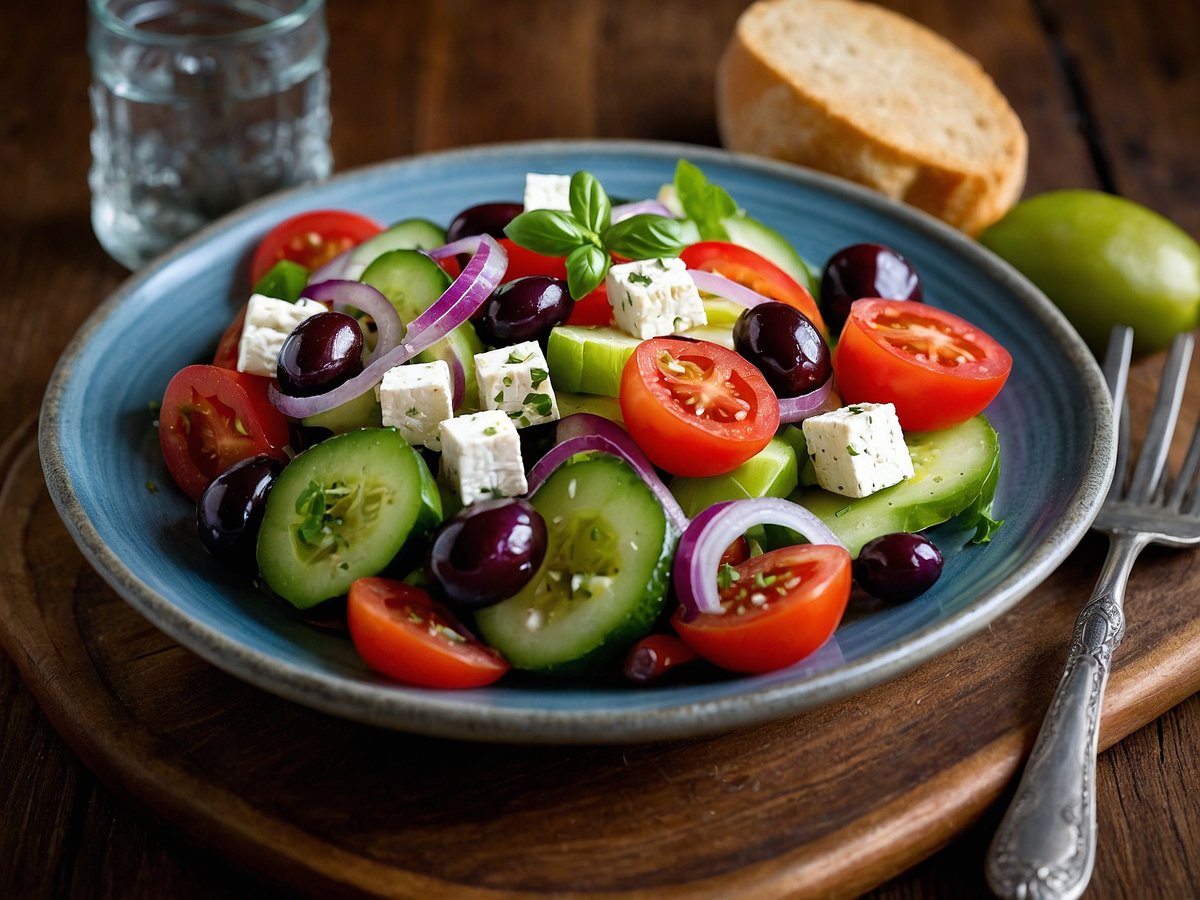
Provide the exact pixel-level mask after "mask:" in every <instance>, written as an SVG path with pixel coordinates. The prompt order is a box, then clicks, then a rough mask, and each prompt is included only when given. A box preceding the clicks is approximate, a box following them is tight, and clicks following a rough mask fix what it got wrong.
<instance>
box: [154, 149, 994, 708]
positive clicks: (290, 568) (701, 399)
mask: <svg viewBox="0 0 1200 900" xmlns="http://www.w3.org/2000/svg"><path fill="white" fill-rule="evenodd" d="M481 199H482V198H481ZM249 287H250V290H249V299H248V301H247V302H246V303H245V304H244V306H243V307H242V308H241V311H240V312H239V313H238V315H237V316H236V318H235V319H234V321H232V322H231V323H230V325H229V327H228V329H227V331H226V332H225V334H224V335H223V336H222V337H221V339H220V342H219V344H218V346H217V349H216V353H215V356H214V358H213V360H212V362H211V363H210V364H202V365H196V364H193V365H187V366H185V367H184V368H182V369H181V370H180V371H179V372H178V373H177V374H176V375H175V376H174V377H173V378H172V379H171V381H170V383H169V385H168V386H167V389H166V392H165V395H164V397H163V400H162V404H161V407H160V409H159V423H158V426H159V436H160V442H161V446H162V452H163V456H164V459H165V461H166V465H167V468H168V470H169V471H170V474H171V476H172V478H173V479H174V481H175V482H176V484H177V485H178V487H179V488H180V489H181V490H182V491H183V492H185V493H186V494H187V495H188V496H189V497H190V498H191V499H192V500H194V501H195V502H196V524H197V531H198V533H199V538H200V540H201V541H202V542H203V544H204V546H205V547H206V548H207V549H208V550H209V551H210V552H211V554H212V555H213V556H214V557H215V558H217V559H218V560H220V561H221V562H222V563H223V564H225V565H228V566H232V567H236V568H238V569H240V570H241V571H243V572H244V573H245V576H246V577H247V578H252V579H255V581H256V583H257V584H258V585H259V586H260V587H261V588H262V589H263V591H264V592H265V593H267V594H269V595H272V596H273V597H275V598H277V599H278V600H279V601H280V602H282V603H284V604H286V605H288V607H289V608H292V609H294V610H296V611H298V612H299V613H300V614H302V615H304V616H306V617H309V618H314V619H316V618H320V619H325V620H328V619H330V618H333V619H335V620H337V621H339V622H343V623H344V625H345V628H346V629H347V630H348V633H349V637H350V639H351V640H352V641H353V643H354V646H355V648H356V649H357V651H358V652H359V654H360V655H361V656H362V658H363V660H364V661H365V662H366V664H367V665H368V666H370V667H371V668H372V669H374V670H376V671H377V672H379V673H382V674H383V675H386V676H388V677H390V678H394V679H397V680H399V681H402V682H405V683H409V684H416V685H422V686H428V687H434V688H468V687H477V686H482V685H486V684H490V683H492V682H494V681H496V680H497V679H499V678H501V677H503V676H504V675H505V674H506V673H507V672H509V671H510V670H512V669H517V670H523V671H529V672H537V673H542V674H554V675H574V674H586V673H595V672H622V671H623V673H624V676H625V677H626V678H627V679H629V680H630V681H631V682H634V683H648V682H654V681H656V680H658V679H659V678H661V677H663V676H665V675H667V674H669V673H673V672H676V671H679V670H684V671H686V670H687V669H688V668H692V670H693V671H705V669H707V670H708V671H710V672H711V671H712V667H717V668H719V669H721V670H726V671H731V672H737V673H757V672H765V671H770V670H773V669H777V668H781V667H785V666H789V665H792V664H793V663H795V662H797V661H798V660H800V659H803V658H804V657H805V656H807V655H808V654H810V653H812V652H813V651H815V650H816V649H818V648H819V647H820V646H821V645H822V644H823V643H825V642H826V641H827V640H828V639H829V637H830V636H831V635H832V634H833V633H834V631H835V629H836V628H837V626H838V623H839V622H840V621H841V619H842V616H843V614H844V612H845V610H846V608H847V604H848V603H849V602H850V598H851V594H852V589H853V586H854V585H857V586H858V588H859V589H860V590H861V591H863V592H866V593H867V594H870V595H873V596H875V597H878V598H881V599H882V600H883V601H886V602H893V603H902V602H906V601H909V600H911V599H913V598H914V597H916V596H918V595H920V594H921V593H923V592H924V591H925V590H927V589H928V588H929V587H930V586H931V585H932V584H933V583H934V582H935V581H936V580H937V578H938V576H939V575H940V573H941V568H942V555H941V553H940V551H939V550H938V548H937V547H936V546H934V544H933V543H932V542H931V541H930V539H929V538H928V537H927V536H925V535H924V534H922V533H921V532H923V531H924V530H925V529H927V528H929V527H931V526H933V525H936V524H939V523H942V522H945V521H948V520H950V519H957V520H958V521H959V522H961V523H963V524H966V525H968V526H970V527H972V528H974V535H975V537H974V539H975V541H976V542H979V543H983V542H986V541H987V539H988V537H989V535H990V534H991V533H992V531H993V530H994V529H995V528H996V527H998V526H999V525H1000V523H999V522H997V521H996V520H995V519H993V517H992V500H993V496H994V493H995V488H996V482H997V478H998V475H999V465H1000V460H999V445H998V442H997V439H996V434H995V432H994V431H993V430H992V428H991V426H990V425H989V424H988V422H987V420H986V419H985V418H984V417H983V416H982V415H981V412H982V411H983V409H984V408H985V407H986V406H987V404H988V403H989V402H990V401H991V400H992V399H993V398H994V397H995V396H996V394H997V393H998V392H999V391H1000V389H1001V388H1002V386H1003V384H1004V382H1005V379H1006V378H1007V376H1008V373H1009V370H1010V368H1011V365H1012V360H1011V357H1010V356H1009V354H1008V353H1007V351H1005V349H1004V348H1003V347H1002V346H1000V345H999V344H998V343H997V342H996V341H994V340H992V339H991V338H990V337H988V335H986V334H984V333H983V332H982V331H981V330H980V329H978V328H977V327H975V326H973V325H972V324H971V323H969V322H967V321H965V320H963V319H962V318H960V317H958V316H955V315H953V314H951V313H949V312H947V311H944V310H942V309H939V308H937V307H935V306H932V305H929V304H926V303H924V302H923V301H922V296H921V294H922V284H921V280H920V278H919V276H918V274H917V271H916V269H915V268H914V266H913V265H912V264H911V263H910V261H909V260H907V259H905V258H904V256H902V255H901V254H900V253H898V252H897V251H895V250H894V249H892V248H889V247H886V246H883V245H880V244H868V243H863V244H856V245H853V246H850V247H846V248H843V249H841V250H839V251H838V252H836V253H834V254H833V255H832V256H831V257H830V258H829V260H827V261H826V263H825V264H824V266H823V267H822V268H821V269H816V268H814V267H812V266H811V265H810V264H809V263H808V262H807V261H806V260H804V259H803V258H801V257H800V255H799V254H798V253H797V252H796V251H795V250H794V249H793V248H792V247H791V246H790V245H789V244H788V242H787V241H786V240H785V239H784V238H783V237H782V236H781V235H780V234H779V233H778V232H776V231H774V230H773V229H771V228H770V227H768V226H767V225H765V224H763V223H762V222H759V221H757V220H756V219H754V218H753V217H752V216H751V215H749V214H748V213H747V212H746V211H745V210H743V209H741V208H740V207H739V206H738V205H737V203H736V201H735V200H734V199H733V198H732V197H731V196H730V195H729V194H728V192H726V191H725V190H723V189H722V188H721V187H719V186H718V185H715V184H713V183H711V182H710V181H709V180H708V179H707V178H706V176H705V175H704V173H703V172H701V171H700V170H699V169H698V168H697V167H696V166H694V165H692V164H691V163H689V162H688V161H686V160H680V161H679V163H678V166H677V168H676V171H675V175H674V179H673V181H672V182H671V183H669V184H666V185H664V186H663V188H662V190H661V191H660V192H659V194H658V196H657V197H655V198H651V199H644V200H634V201H631V202H620V203H614V201H613V200H611V199H610V197H609V195H608V193H607V191H606V190H605V188H604V187H603V185H601V184H600V182H599V181H598V180H597V179H596V178H595V177H594V176H593V175H591V174H590V173H588V172H585V171H581V172H575V173H574V174H572V175H566V174H552V173H530V174H528V175H527V177H526V185H525V195H524V198H523V201H522V202H515V201H513V202H481V203H480V204H478V205H476V206H472V207H470V208H469V209H466V210H464V211H462V212H461V213H460V214H459V215H458V216H456V217H455V218H454V220H453V221H452V222H450V223H449V225H448V227H446V228H443V227H441V225H439V224H437V223H434V222H431V221H428V220H425V219H419V218H410V219H404V220H402V221H400V222H398V223H396V224H394V225H392V226H391V227H388V228H384V227H383V226H382V225H381V224H379V223H377V222H375V221H373V220H371V219H370V218H368V217H366V216H363V215H360V214H358V213H354V212H349V211H342V210H321V211H314V212H310V213H304V214H301V215H298V216H294V217H292V218H290V219H288V220H286V221H284V222H282V223H280V224H279V225H278V226H277V227H275V228H274V229H273V230H271V231H270V232H269V233H268V234H267V235H266V236H265V238H264V239H263V240H262V241H261V243H260V244H259V245H258V246H257V248H256V249H255V251H254V254H253V259H252V264H251V272H250V286H249Z"/></svg>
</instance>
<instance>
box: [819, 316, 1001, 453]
mask: <svg viewBox="0 0 1200 900" xmlns="http://www.w3.org/2000/svg"><path fill="white" fill-rule="evenodd" d="M833 370H834V374H835V375H836V376H837V384H838V389H839V391H840V392H841V394H842V399H843V400H844V401H845V402H846V403H863V402H867V403H893V404H895V406H896V415H897V417H898V418H899V419H900V426H901V427H902V428H903V429H904V430H905V431H934V430H936V429H939V428H949V427H950V426H951V425H957V424H958V423H959V422H965V421H966V420H967V419H969V418H971V416H974V415H977V414H979V413H980V412H982V411H983V409H984V407H986V406H987V405H988V404H989V403H991V402H992V399H993V398H994V397H995V396H996V395H997V394H998V393H1000V388H1002V387H1003V386H1004V382H1005V380H1006V379H1007V378H1008V373H1009V372H1010V371H1011V370H1012V356H1011V355H1010V354H1009V352H1008V351H1007V350H1005V349H1004V348H1003V347H1002V346H1001V345H1000V344H999V343H997V342H996V341H995V340H993V339H992V338H991V337H989V336H988V335H986V334H984V333H983V332H982V331H980V330H979V329H978V328H976V327H975V326H974V325H972V324H971V323H970V322H968V321H967V320H966V319H962V318H959V317H958V316H956V315H954V314H953V313H948V312H946V311H945V310H941V309H937V308H936V307H933V306H928V305H926V304H924V303H920V302H917V301H915V300H875V299H867V300H856V301H855V302H854V303H853V304H852V305H851V306H850V317H849V318H848V319H847V320H846V327H845V328H844V329H842V337H841V340H840V341H839V342H838V345H837V350H836V351H835V352H834V357H833Z"/></svg>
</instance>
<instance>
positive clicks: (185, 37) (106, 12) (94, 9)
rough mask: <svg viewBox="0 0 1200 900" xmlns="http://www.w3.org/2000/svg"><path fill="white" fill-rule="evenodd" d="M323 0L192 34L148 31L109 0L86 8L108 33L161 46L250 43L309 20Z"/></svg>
mask: <svg viewBox="0 0 1200 900" xmlns="http://www.w3.org/2000/svg"><path fill="white" fill-rule="evenodd" d="M324 2H325V0H300V2H299V3H298V4H297V6H296V8H295V9H293V10H291V11H290V12H286V13H283V15H281V16H279V17H278V18H275V19H272V20H271V21H269V22H263V23H262V24H259V25H251V26H249V27H247V28H239V29H237V30H235V31H229V32H226V33H224V34H211V35H195V34H170V33H168V32H162V31H149V30H147V29H145V28H138V27H137V26H136V25H130V24H129V23H128V22H126V21H125V20H124V19H122V18H120V17H119V16H117V15H115V14H114V13H113V12H112V10H111V9H110V6H111V5H112V0H88V12H89V13H91V17H92V21H94V22H95V23H96V24H98V25H100V26H101V27H102V28H104V29H105V30H106V31H108V32H110V33H111V34H115V35H118V36H119V37H123V38H126V39H128V40H131V41H136V42H137V43H140V44H152V45H157V46H160V47H183V46H189V45H193V44H196V43H219V44H251V43H254V42H256V41H260V40H263V39H265V38H269V37H272V36H275V35H278V34H281V33H283V32H286V31H291V30H294V29H296V28H299V27H300V26H301V25H303V24H304V23H305V22H307V21H309V20H310V19H311V18H312V17H313V14H314V13H315V12H316V11H317V10H318V9H319V8H320V7H321V6H322V5H323V4H324Z"/></svg>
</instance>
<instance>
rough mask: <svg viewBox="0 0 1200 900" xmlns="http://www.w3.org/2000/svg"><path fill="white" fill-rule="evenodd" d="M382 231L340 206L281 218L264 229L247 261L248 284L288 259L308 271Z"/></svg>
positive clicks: (373, 223)
mask: <svg viewBox="0 0 1200 900" xmlns="http://www.w3.org/2000/svg"><path fill="white" fill-rule="evenodd" d="M381 231H383V226H382V225H380V224H379V223H378V222H376V221H375V220H374V219H368V218H367V217H366V216H362V215H359V214H358V213H353V212H347V211H345V210H340V209H319V210H314V211H312V212H306V213H300V214H299V215H297V216H292V217H291V218H290V219H284V220H283V221H282V222H280V223H279V224H278V225H276V226H275V227H274V228H272V229H271V230H270V231H268V232H267V236H266V237H264V238H263V239H262V242H261V243H260V244H259V245H258V249H256V250H255V251H254V257H253V259H252V260H251V262H250V284H251V285H255V284H258V282H259V280H260V279H261V278H262V277H263V276H264V275H266V274H267V272H268V270H270V268H271V266H273V265H275V263H277V262H279V260H281V259H290V260H291V261H292V262H294V263H299V264H300V265H302V266H304V267H305V268H306V269H308V270H309V271H312V270H313V269H315V268H317V267H319V266H322V265H324V264H325V263H327V262H329V261H330V260H331V259H333V258H334V257H335V256H337V255H338V254H339V253H341V252H342V251H344V250H349V249H350V248H351V247H354V246H356V245H357V244H361V243H362V242H363V241H365V240H366V239H367V238H369V237H374V236H375V235H377V234H379V232H381Z"/></svg>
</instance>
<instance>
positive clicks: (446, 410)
mask: <svg viewBox="0 0 1200 900" xmlns="http://www.w3.org/2000/svg"><path fill="white" fill-rule="evenodd" d="M375 393H376V395H377V396H378V397H379V405H380V408H381V409H382V410H383V424H384V425H393V426H395V427H396V428H397V429H399V431H400V433H401V434H402V435H404V439H405V440H406V441H408V442H409V443H410V444H414V445H416V444H424V445H425V446H426V447H428V448H429V449H430V450H440V449H442V440H441V432H440V431H439V430H438V426H439V425H440V424H441V423H442V422H443V421H445V420H446V419H449V418H451V417H453V415H454V408H453V405H452V403H453V400H452V398H453V396H454V388H453V385H452V384H451V382H450V366H448V365H447V364H446V361H445V360H442V359H438V360H434V361H433V362H428V363H407V364H405V365H402V366H395V367H394V368H391V369H388V370H387V372H385V373H384V375H383V380H382V381H380V382H379V386H378V387H376V388H375Z"/></svg>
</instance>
